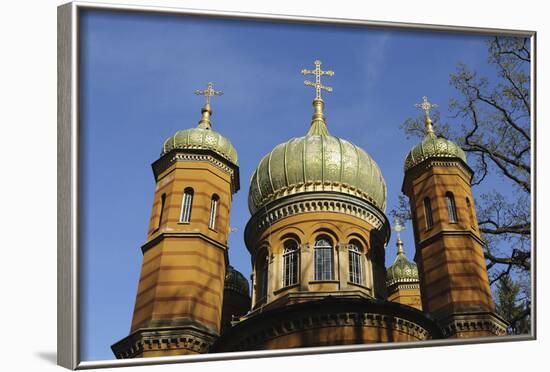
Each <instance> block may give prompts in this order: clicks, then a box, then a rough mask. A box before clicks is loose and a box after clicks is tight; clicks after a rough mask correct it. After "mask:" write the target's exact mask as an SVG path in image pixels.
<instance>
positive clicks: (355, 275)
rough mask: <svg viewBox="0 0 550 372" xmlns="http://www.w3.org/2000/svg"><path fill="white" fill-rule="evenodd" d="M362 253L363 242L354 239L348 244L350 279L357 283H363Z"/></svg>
mask: <svg viewBox="0 0 550 372" xmlns="http://www.w3.org/2000/svg"><path fill="white" fill-rule="evenodd" d="M362 253H363V249H362V248H361V244H360V243H359V242H358V241H356V240H352V241H351V243H350V244H349V245H348V258H349V260H348V261H349V281H350V282H352V283H355V284H363V264H362V259H361V258H362Z"/></svg>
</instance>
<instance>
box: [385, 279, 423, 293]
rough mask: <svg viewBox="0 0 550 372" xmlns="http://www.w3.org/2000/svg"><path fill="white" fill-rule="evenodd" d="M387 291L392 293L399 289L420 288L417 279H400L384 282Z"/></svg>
mask: <svg viewBox="0 0 550 372" xmlns="http://www.w3.org/2000/svg"><path fill="white" fill-rule="evenodd" d="M386 286H387V288H388V293H393V292H395V291H397V290H399V289H420V283H419V281H418V280H411V279H400V280H394V281H392V282H391V283H386Z"/></svg>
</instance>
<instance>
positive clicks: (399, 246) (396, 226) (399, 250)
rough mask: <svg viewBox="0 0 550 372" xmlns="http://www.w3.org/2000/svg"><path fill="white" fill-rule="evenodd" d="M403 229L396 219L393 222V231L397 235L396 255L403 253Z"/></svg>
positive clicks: (403, 226)
mask: <svg viewBox="0 0 550 372" xmlns="http://www.w3.org/2000/svg"><path fill="white" fill-rule="evenodd" d="M405 229H406V227H405V225H402V224H401V221H399V219H397V218H396V219H395V220H394V221H393V231H395V232H396V233H397V254H400V253H403V241H402V240H401V231H403V230H405Z"/></svg>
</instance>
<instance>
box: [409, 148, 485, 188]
mask: <svg viewBox="0 0 550 372" xmlns="http://www.w3.org/2000/svg"><path fill="white" fill-rule="evenodd" d="M434 167H455V168H459V169H460V170H461V171H462V172H464V173H465V174H466V175H467V176H468V177H469V179H470V182H471V180H472V177H473V175H474V172H473V170H472V169H471V168H470V167H469V166H468V164H466V163H465V162H464V161H462V159H460V158H446V157H434V158H428V159H426V160H424V161H422V162H421V163H419V164H417V165H415V166H414V167H412V168H410V169H409V170H407V171H406V172H405V177H404V178H403V184H402V186H401V191H402V192H403V193H404V194H405V195H406V192H405V190H406V189H407V185H408V184H409V183H410V182H412V180H414V179H416V178H418V177H419V176H420V175H422V174H423V173H425V172H426V171H427V170H429V169H431V168H434Z"/></svg>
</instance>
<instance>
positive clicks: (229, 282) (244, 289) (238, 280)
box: [223, 265, 250, 297]
mask: <svg viewBox="0 0 550 372" xmlns="http://www.w3.org/2000/svg"><path fill="white" fill-rule="evenodd" d="M223 289H224V290H231V291H234V292H237V293H239V294H242V295H243V296H247V297H248V296H250V290H249V286H248V280H246V278H245V277H244V275H243V274H241V273H240V272H239V271H237V270H235V268H234V267H233V266H231V265H229V266H227V268H226V271H225V281H224V284H223Z"/></svg>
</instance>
